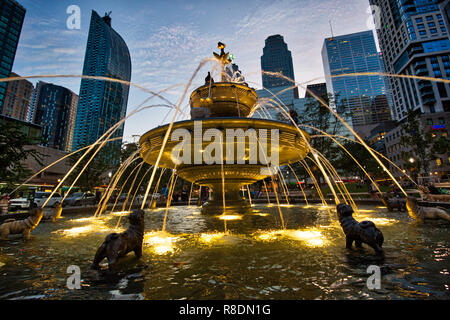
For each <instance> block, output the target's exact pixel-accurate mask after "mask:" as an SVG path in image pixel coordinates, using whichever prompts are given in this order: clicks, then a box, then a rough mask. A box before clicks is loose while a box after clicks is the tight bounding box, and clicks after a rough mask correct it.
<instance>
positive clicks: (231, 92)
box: [189, 82, 258, 117]
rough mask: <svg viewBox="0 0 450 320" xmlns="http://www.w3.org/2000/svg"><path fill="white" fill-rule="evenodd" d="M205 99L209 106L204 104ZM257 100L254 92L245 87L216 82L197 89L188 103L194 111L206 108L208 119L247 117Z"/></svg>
mask: <svg viewBox="0 0 450 320" xmlns="http://www.w3.org/2000/svg"><path fill="white" fill-rule="evenodd" d="M207 98H209V99H210V101H211V104H205V101H204V100H205V99H207ZM257 100H258V95H257V94H256V92H255V90H254V89H252V88H249V87H248V86H246V85H242V84H238V83H230V82H216V83H212V84H211V85H208V84H207V85H204V86H201V87H199V88H197V89H196V90H195V91H194V92H192V94H191V97H190V100H189V103H190V105H191V108H192V109H194V110H195V109H196V108H201V107H205V106H206V107H208V109H209V116H210V117H247V116H248V115H249V114H250V111H251V109H252V107H253V106H254V105H255V104H256V102H257Z"/></svg>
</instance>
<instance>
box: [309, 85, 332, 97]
mask: <svg viewBox="0 0 450 320" xmlns="http://www.w3.org/2000/svg"><path fill="white" fill-rule="evenodd" d="M306 89H307V90H306V92H305V98H314V97H313V95H312V94H311V92H312V93H313V94H315V95H316V96H317V97H319V98H323V97H326V96H327V84H326V83H316V84H308V85H307V86H306Z"/></svg>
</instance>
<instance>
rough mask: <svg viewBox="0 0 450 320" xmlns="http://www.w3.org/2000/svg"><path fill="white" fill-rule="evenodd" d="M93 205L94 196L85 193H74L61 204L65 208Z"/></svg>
mask: <svg viewBox="0 0 450 320" xmlns="http://www.w3.org/2000/svg"><path fill="white" fill-rule="evenodd" d="M87 205H95V195H94V194H92V193H86V192H76V193H74V194H72V195H70V196H69V197H67V198H66V199H65V200H64V202H63V207H65V206H87Z"/></svg>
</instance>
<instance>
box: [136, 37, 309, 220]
mask: <svg viewBox="0 0 450 320" xmlns="http://www.w3.org/2000/svg"><path fill="white" fill-rule="evenodd" d="M218 47H219V49H221V53H220V54H217V53H214V56H215V57H216V59H217V60H218V62H219V63H220V64H221V76H222V79H221V80H222V81H221V82H214V81H213V79H212V77H211V74H210V73H209V74H208V77H207V78H206V79H205V84H204V85H203V86H201V87H199V88H197V89H195V90H194V91H193V92H192V94H191V96H190V101H189V103H190V106H191V120H187V121H180V122H175V123H174V124H173V127H172V132H171V137H170V138H169V140H168V141H167V143H166V145H165V149H164V152H163V153H162V157H161V159H160V162H159V166H160V167H163V168H170V169H176V170H177V174H178V175H179V176H180V177H181V178H183V179H185V180H187V181H189V182H193V183H195V184H198V185H201V186H207V187H209V188H210V189H212V190H213V193H212V195H211V198H210V199H209V200H208V201H207V202H206V203H205V204H204V205H203V207H202V212H203V213H206V214H215V215H219V214H223V213H225V212H226V213H227V214H229V213H233V214H236V213H237V214H242V213H247V212H249V211H251V208H250V205H249V204H248V203H247V202H246V201H245V200H243V199H242V197H241V195H240V189H241V188H242V187H243V186H245V185H250V184H253V183H255V182H257V181H259V180H262V179H264V178H267V177H269V176H271V175H274V174H275V173H276V170H277V168H278V167H280V166H283V165H287V164H290V163H294V162H297V161H299V160H302V159H304V158H305V157H306V155H307V154H308V153H309V149H308V145H309V135H308V134H307V133H306V132H304V131H300V130H298V129H297V128H296V127H295V126H294V125H291V124H287V123H284V122H280V121H274V120H267V119H257V118H249V117H248V116H249V114H250V113H251V111H252V110H253V108H255V106H256V104H257V101H258V96H257V94H256V91H255V90H254V89H253V88H250V87H248V85H247V84H242V83H237V82H231V81H227V79H229V78H228V77H226V76H225V70H226V69H225V67H226V65H227V64H229V63H230V62H231V60H230V59H229V53H225V51H224V48H225V44H223V43H221V42H219V46H218ZM168 126H169V125H164V126H161V127H158V128H155V129H153V130H150V131H149V132H147V133H145V134H144V135H143V136H142V137H141V139H140V140H139V143H140V145H141V151H140V154H141V157H142V158H143V159H144V161H146V162H147V163H150V164H155V163H156V161H157V158H158V155H159V152H160V150H161V147H162V144H163V140H164V136H165V134H166V132H167V129H168ZM180 138H181V142H180ZM306 140H307V141H306Z"/></svg>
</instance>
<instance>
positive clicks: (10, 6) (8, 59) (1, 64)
mask: <svg viewBox="0 0 450 320" xmlns="http://www.w3.org/2000/svg"><path fill="white" fill-rule="evenodd" d="M25 12H26V10H25V8H24V7H22V6H21V5H20V4H19V3H18V2H16V1H14V0H0V78H8V77H9V75H10V73H11V70H12V66H13V63H14V58H15V56H16V50H17V44H18V43H19V37H20V33H21V31H22V25H23V19H24V18H25ZM7 86H8V84H7V83H6V82H0V114H6V113H4V112H3V105H4V100H5V96H6V90H7Z"/></svg>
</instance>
